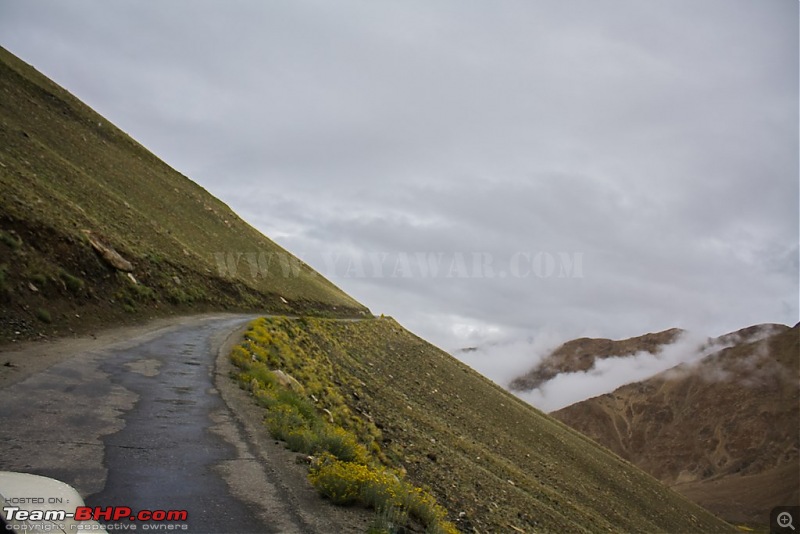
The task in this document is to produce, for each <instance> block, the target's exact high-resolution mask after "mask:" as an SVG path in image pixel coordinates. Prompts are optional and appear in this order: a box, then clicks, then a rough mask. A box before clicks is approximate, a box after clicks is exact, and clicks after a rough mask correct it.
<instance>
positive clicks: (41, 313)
mask: <svg viewBox="0 0 800 534" xmlns="http://www.w3.org/2000/svg"><path fill="white" fill-rule="evenodd" d="M36 318H37V319H39V320H40V321H42V322H43V323H47V324H50V323H52V322H53V318H52V317H51V316H50V312H49V311H47V310H45V309H44V308H39V309H37V310H36Z"/></svg>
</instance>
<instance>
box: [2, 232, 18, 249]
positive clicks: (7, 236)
mask: <svg viewBox="0 0 800 534" xmlns="http://www.w3.org/2000/svg"><path fill="white" fill-rule="evenodd" d="M0 242H2V243H4V244H5V245H6V246H7V247H8V248H10V249H11V250H17V249H19V247H21V246H22V239H21V238H20V237H19V236H18V235H16V234H12V233H10V232H4V231H2V230H0Z"/></svg>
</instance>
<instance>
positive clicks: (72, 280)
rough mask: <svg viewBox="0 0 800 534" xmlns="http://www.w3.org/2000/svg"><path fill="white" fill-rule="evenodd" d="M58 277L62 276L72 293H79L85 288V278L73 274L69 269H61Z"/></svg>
mask: <svg viewBox="0 0 800 534" xmlns="http://www.w3.org/2000/svg"><path fill="white" fill-rule="evenodd" d="M58 277H59V278H61V281H63V282H64V286H66V288H67V290H69V292H70V293H75V294H77V293H80V292H81V290H82V289H83V285H84V284H83V280H81V279H80V278H78V277H77V276H72V275H71V274H69V273H68V272H67V271H64V270H61V271H60V272H59V273H58Z"/></svg>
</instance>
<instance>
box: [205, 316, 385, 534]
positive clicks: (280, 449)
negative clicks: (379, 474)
mask: <svg viewBox="0 0 800 534" xmlns="http://www.w3.org/2000/svg"><path fill="white" fill-rule="evenodd" d="M246 328H247V326H246V325H245V326H243V327H241V328H239V329H238V330H236V331H234V332H232V333H230V334H229V335H228V336H227V337H226V339H224V340H212V346H214V347H216V346H219V350H218V353H217V360H216V365H215V376H214V385H215V386H216V387H217V390H218V391H219V393H220V395H221V396H222V399H223V401H224V402H225V404H227V405H228V407H229V408H230V412H231V413H232V414H234V419H235V421H234V424H235V425H236V426H238V427H239V428H238V429H239V434H241V435H243V436H244V438H245V440H246V442H247V446H248V449H249V451H248V452H249V453H250V454H252V455H253V456H254V457H256V458H258V460H259V463H260V464H261V466H262V467H263V469H264V470H265V471H266V474H267V476H268V477H269V479H270V481H271V482H272V485H274V486H276V487H277V488H278V490H279V491H280V493H281V497H282V499H283V500H284V501H286V502H287V504H288V505H289V507H290V509H291V510H292V511H293V513H294V514H295V515H297V516H298V519H300V522H301V523H302V524H303V525H305V527H306V528H307V529H308V531H309V532H313V533H318V534H325V533H328V532H341V533H343V534H345V533H353V534H355V533H363V532H366V531H367V529H368V527H369V525H370V522H371V521H372V519H373V513H372V512H370V511H368V510H366V509H363V508H358V507H351V508H342V507H338V506H334V505H332V504H331V503H330V502H329V501H326V500H323V499H322V498H320V496H319V495H318V494H317V492H316V490H314V488H313V487H312V486H311V484H310V483H309V482H308V479H307V475H308V467H307V466H306V465H305V464H302V463H298V458H300V457H302V455H298V454H297V453H294V452H291V451H290V450H288V449H287V448H286V447H285V446H284V445H283V443H281V442H279V441H276V440H275V439H274V438H273V437H272V436H270V434H269V431H268V430H267V428H266V426H265V425H264V424H263V420H264V410H263V408H260V407H259V406H257V405H256V404H255V403H254V402H253V400H252V398H251V397H250V395H249V394H248V392H246V391H244V390H242V389H241V388H239V386H238V384H237V383H236V382H235V381H234V380H233V379H232V378H231V377H230V374H231V372H233V371H234V370H235V368H234V366H233V364H232V363H231V361H230V358H229V357H228V355H229V354H230V351H231V349H232V348H233V346H234V345H235V344H237V343H239V342H240V341H241V340H242V338H243V335H244V331H245V330H246ZM220 341H221V343H219V345H218V342H220ZM230 475H234V476H228V477H226V480H227V481H228V483H229V484H230V486H231V490H232V492H233V493H234V494H235V495H239V496H240V498H242V499H243V500H247V497H248V492H247V487H248V486H247V481H246V479H245V477H244V476H243V475H244V474H239V475H236V474H235V473H230Z"/></svg>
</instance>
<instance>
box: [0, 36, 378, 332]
mask: <svg viewBox="0 0 800 534" xmlns="http://www.w3.org/2000/svg"><path fill="white" fill-rule="evenodd" d="M0 191H2V195H0V306H2V307H1V308H0V342H2V341H4V340H5V341H7V340H9V339H18V338H20V337H26V336H28V337H30V336H35V335H36V334H37V333H39V332H45V333H48V332H49V333H58V332H61V333H64V332H65V331H67V330H68V329H81V328H83V329H85V328H87V325H88V324H91V323H97V322H99V323H103V322H118V321H120V320H123V319H125V318H126V317H129V316H131V315H136V314H137V313H139V314H141V313H144V312H146V313H148V314H152V313H163V312H165V311H167V310H168V309H170V308H172V307H176V306H181V305H186V304H191V305H193V306H194V307H195V308H196V307H197V306H198V305H200V306H206V307H209V308H221V307H238V308H249V309H256V308H257V309H271V310H281V311H284V312H291V311H293V310H294V311H312V310H315V311H327V312H329V313H338V314H347V315H357V314H360V313H362V312H365V311H366V310H365V308H364V307H363V306H361V305H360V304H359V303H357V302H356V301H355V300H353V299H352V298H350V297H349V296H348V295H346V294H344V293H343V292H341V291H340V290H339V289H338V288H336V287H334V286H333V285H332V284H331V283H330V282H328V281H327V280H325V279H324V278H323V277H321V276H319V275H318V274H317V273H315V272H314V271H313V270H312V269H311V268H309V267H308V266H306V265H305V264H303V263H302V262H301V261H300V260H298V259H297V258H295V257H293V256H291V255H290V254H289V253H288V252H286V251H285V250H283V249H282V248H281V247H279V246H278V245H276V244H275V243H273V242H272V241H270V240H269V239H267V238H266V237H264V236H263V235H262V234H260V233H259V232H258V231H256V230H255V229H254V228H252V227H251V226H249V225H248V224H247V223H245V222H244V221H243V220H241V219H240V218H239V217H238V216H237V215H236V214H235V213H233V212H232V211H231V210H230V209H229V208H228V207H227V206H226V205H225V204H223V203H222V202H220V201H219V200H217V199H216V198H214V197H213V196H211V195H210V194H208V192H206V191H205V190H204V189H203V188H201V187H200V186H198V185H197V184H195V183H193V182H192V181H191V180H189V179H188V178H186V177H184V176H182V175H181V174H179V173H178V172H176V171H175V170H173V169H171V168H170V167H169V166H167V165H166V164H164V163H163V162H161V161H160V160H159V159H158V158H156V157H155V156H154V155H153V154H151V153H150V152H148V151H147V150H146V149H145V148H143V147H142V146H141V145H139V144H138V143H136V142H135V141H134V140H132V139H131V138H130V137H128V136H127V135H126V134H125V133H123V132H122V131H120V130H119V129H117V128H116V127H114V126H113V125H112V124H110V123H109V122H108V121H107V120H105V119H104V118H103V117H101V116H100V115H98V114H97V113H95V112H94V111H92V110H91V109H89V108H88V107H87V106H85V105H84V104H82V103H81V102H80V101H78V100H77V99H76V98H74V97H73V96H72V95H70V94H69V93H67V92H66V91H65V90H63V89H62V88H60V87H59V86H57V85H56V84H54V83H53V82H51V81H50V80H48V79H47V78H45V77H44V76H42V75H41V74H39V73H38V72H37V71H35V70H34V69H33V68H32V67H30V66H29V65H26V64H25V63H23V62H22V61H20V60H19V59H17V58H16V57H14V56H13V55H12V54H10V53H9V52H8V51H6V50H4V49H1V48H0ZM103 248H110V249H111V250H113V251H115V252H117V253H118V254H119V255H121V257H122V258H123V261H122V262H118V263H117V264H116V266H112V265H111V264H110V263H109V261H108V260H106V261H104V260H103V259H101V255H100V254H99V253H98V250H102V249H103ZM125 261H127V262H129V263H130V264H132V265H130V266H129V267H130V268H131V269H132V273H131V274H132V278H131V277H129V276H128V275H127V274H126V273H125V271H127V270H128V267H127V266H126V264H125V263H124V262H125ZM133 280H136V282H138V283H134V281H133ZM76 315H77V316H79V317H76Z"/></svg>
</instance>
